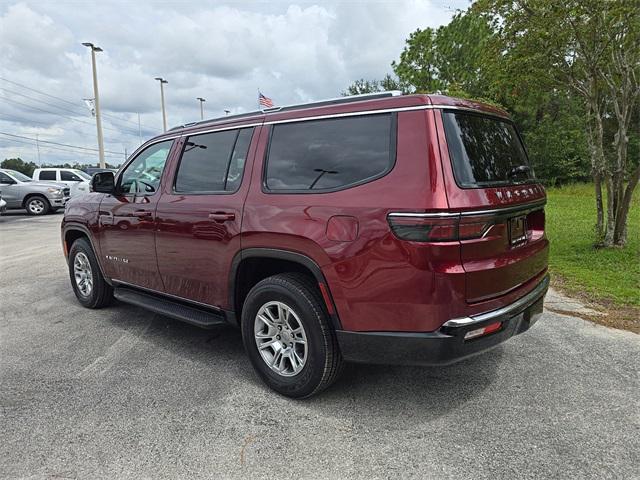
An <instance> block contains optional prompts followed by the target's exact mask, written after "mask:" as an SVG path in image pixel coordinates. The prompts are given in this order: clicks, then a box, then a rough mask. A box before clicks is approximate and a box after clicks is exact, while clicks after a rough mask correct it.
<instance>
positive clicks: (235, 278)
mask: <svg viewBox="0 0 640 480" xmlns="http://www.w3.org/2000/svg"><path fill="white" fill-rule="evenodd" d="M267 264H268V266H267V267H266V268H265V269H264V270H261V271H256V270H249V269H250V268H251V267H255V266H256V265H267ZM290 271H297V272H301V273H307V274H310V276H312V277H313V278H314V279H315V281H316V283H317V285H318V290H319V291H320V294H321V296H322V298H323V300H324V302H325V307H326V308H327V313H328V314H329V317H330V319H331V324H332V325H333V327H334V328H335V329H336V330H340V329H341V328H342V326H341V323H340V318H339V317H338V311H337V309H336V305H335V302H334V301H333V297H332V295H331V291H330V288H329V284H328V283H327V280H326V278H325V276H324V274H323V273H322V270H321V269H320V266H319V265H318V264H317V263H316V262H315V261H314V260H313V259H312V258H310V257H308V256H306V255H304V254H301V253H298V252H292V251H290V250H281V249H275V248H246V249H243V250H240V251H239V252H238V253H236V255H235V256H234V258H233V261H232V262H231V271H230V273H229V288H228V291H229V299H228V300H229V305H230V306H231V308H233V309H234V311H235V312H236V317H237V318H238V321H239V319H240V318H242V317H241V313H242V304H243V303H244V299H245V298H246V296H247V294H248V293H249V290H251V288H252V287H253V286H254V285H255V284H256V283H258V282H259V281H260V280H262V279H263V278H267V277H269V276H271V275H274V274H277V273H286V272H290Z"/></svg>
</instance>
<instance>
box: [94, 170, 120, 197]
mask: <svg viewBox="0 0 640 480" xmlns="http://www.w3.org/2000/svg"><path fill="white" fill-rule="evenodd" d="M115 189H116V182H115V177H114V175H113V172H98V173H96V174H95V175H94V176H93V177H92V178H91V191H92V192H97V193H114V192H115Z"/></svg>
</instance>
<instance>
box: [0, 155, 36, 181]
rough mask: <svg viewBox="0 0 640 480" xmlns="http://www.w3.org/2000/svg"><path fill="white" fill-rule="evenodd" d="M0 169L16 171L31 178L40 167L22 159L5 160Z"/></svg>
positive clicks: (0, 164)
mask: <svg viewBox="0 0 640 480" xmlns="http://www.w3.org/2000/svg"><path fill="white" fill-rule="evenodd" d="M0 168H6V169H8V170H16V171H17V172H20V173H24V174H25V175H26V176H28V177H31V176H32V175H33V171H34V170H35V169H36V168H38V166H37V165H36V164H35V163H33V162H29V163H27V162H25V161H24V160H22V159H21V158H5V159H4V160H3V161H2V163H0Z"/></svg>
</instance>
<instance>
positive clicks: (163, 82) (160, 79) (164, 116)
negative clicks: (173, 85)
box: [155, 77, 169, 132]
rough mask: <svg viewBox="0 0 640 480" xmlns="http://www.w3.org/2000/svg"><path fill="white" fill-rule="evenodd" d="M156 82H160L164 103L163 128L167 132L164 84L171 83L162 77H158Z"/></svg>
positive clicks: (161, 96)
mask: <svg viewBox="0 0 640 480" xmlns="http://www.w3.org/2000/svg"><path fill="white" fill-rule="evenodd" d="M155 79H156V80H158V81H159V82H160V101H161V102H162V128H163V129H164V131H165V132H166V131H167V112H166V111H165V109H164V84H165V83H169V82H168V81H167V80H165V79H164V78H162V77H156V78H155Z"/></svg>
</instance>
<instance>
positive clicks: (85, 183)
mask: <svg viewBox="0 0 640 480" xmlns="http://www.w3.org/2000/svg"><path fill="white" fill-rule="evenodd" d="M33 179H34V180H36V181H40V182H56V183H64V184H65V185H66V186H67V187H69V190H70V192H71V196H72V197H74V196H76V195H81V194H83V193H89V183H90V182H91V176H90V175H88V174H86V173H85V172H83V171H82V170H77V169H75V168H36V169H35V170H34V172H33Z"/></svg>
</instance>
